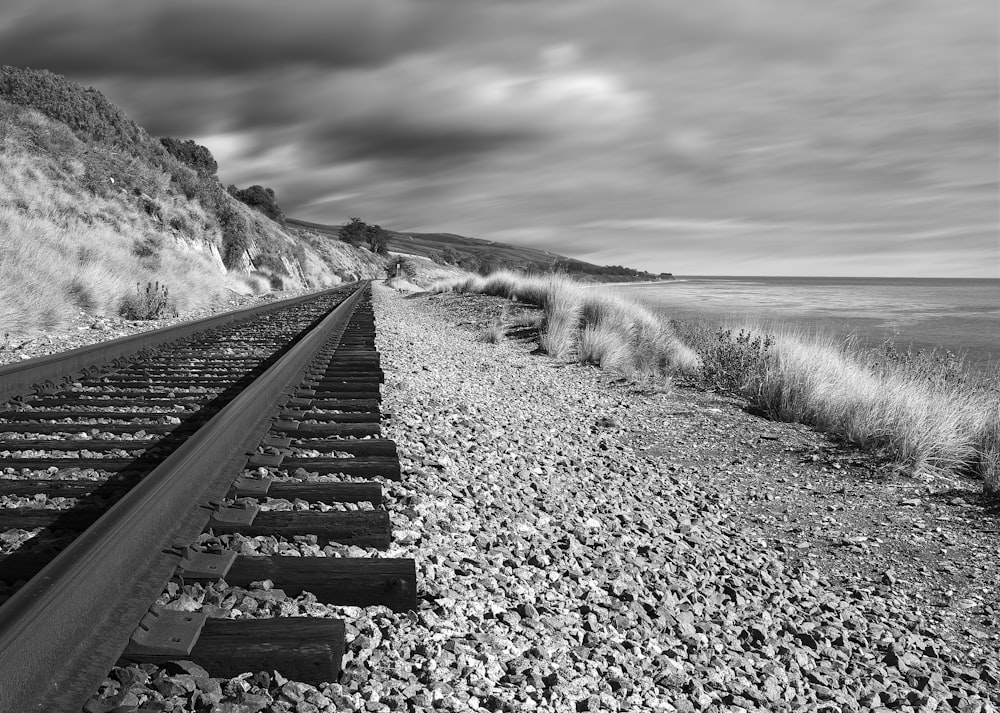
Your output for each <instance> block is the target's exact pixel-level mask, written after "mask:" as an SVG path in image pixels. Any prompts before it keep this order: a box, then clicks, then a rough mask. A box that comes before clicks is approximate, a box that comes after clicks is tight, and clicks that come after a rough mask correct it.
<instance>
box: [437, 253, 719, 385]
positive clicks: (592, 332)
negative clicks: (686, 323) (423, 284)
mask: <svg viewBox="0 0 1000 713" xmlns="http://www.w3.org/2000/svg"><path fill="white" fill-rule="evenodd" d="M432 289H434V290H435V291H438V292H460V293H464V292H476V293H481V294H488V295H495V296H498V297H504V298H506V299H510V300H518V301H521V302H524V303H527V304H533V305H536V306H538V307H541V308H542V314H543V318H542V322H541V325H540V337H539V345H540V347H541V348H542V350H543V351H545V352H546V353H547V354H549V355H551V356H553V357H555V358H556V359H565V360H576V361H580V362H584V363H591V364H596V365H598V366H600V367H601V368H605V369H610V370H613V371H615V372H618V373H621V374H623V375H625V376H627V377H629V378H633V379H636V380H644V381H648V380H654V381H656V382H658V383H659V385H662V386H667V385H669V381H670V378H671V377H672V376H673V375H675V374H678V373H686V372H690V371H693V370H696V369H697V368H698V366H699V364H700V361H699V358H698V355H697V354H696V353H695V352H694V351H693V350H692V349H691V348H690V347H688V346H687V345H686V344H684V343H683V342H682V341H681V340H680V339H679V338H678V337H677V336H676V335H675V334H674V332H673V330H672V329H671V327H670V325H669V324H668V323H667V322H666V321H665V320H663V319H661V318H659V317H657V316H656V315H655V314H653V313H652V312H651V311H650V310H649V309H648V308H646V307H645V306H644V305H642V304H640V303H638V302H635V301H632V300H629V299H627V298H625V297H622V296H619V295H615V294H612V293H607V292H603V291H601V290H600V289H599V288H594V287H589V286H585V285H583V284H582V283H579V282H576V281H574V280H571V279H569V278H567V277H564V276H561V275H523V274H520V273H516V272H511V271H501V272H496V273H493V274H491V275H488V276H486V277H478V276H473V277H469V278H461V279H455V280H449V281H443V282H440V283H438V284H437V285H435V286H434V287H433V288H432Z"/></svg>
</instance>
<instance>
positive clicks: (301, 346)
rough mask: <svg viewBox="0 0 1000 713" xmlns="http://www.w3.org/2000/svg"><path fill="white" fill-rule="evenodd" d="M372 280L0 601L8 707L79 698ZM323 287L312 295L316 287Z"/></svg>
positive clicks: (18, 711) (114, 655)
mask: <svg viewBox="0 0 1000 713" xmlns="http://www.w3.org/2000/svg"><path fill="white" fill-rule="evenodd" d="M367 289H370V286H369V285H368V284H367V283H366V284H365V285H364V286H362V287H361V288H359V289H358V290H357V291H355V292H354V293H353V294H352V295H351V296H349V297H348V298H347V299H346V300H345V301H344V302H342V303H341V304H340V305H339V306H338V307H336V308H335V309H334V310H333V311H332V312H330V313H329V314H328V315H327V316H326V317H325V318H323V319H322V321H321V322H319V324H318V325H316V327H315V328H314V329H313V330H312V331H311V332H309V333H308V334H307V335H306V336H304V337H302V338H301V339H300V340H299V341H298V343H297V344H296V345H295V346H294V347H293V348H292V349H290V350H289V351H288V352H286V353H285V354H284V355H283V356H282V357H280V358H279V359H278V360H277V361H276V362H275V363H274V364H272V365H271V367H270V368H268V369H267V370H266V371H265V372H264V373H263V374H262V375H261V376H260V377H259V378H258V379H257V380H255V381H254V382H253V384H251V385H250V386H249V387H248V388H247V389H246V390H245V391H244V392H242V393H241V394H240V395H238V396H237V397H236V398H235V399H234V400H233V401H231V402H230V403H229V404H228V405H226V406H225V407H224V408H223V409H222V410H221V411H220V412H219V413H218V414H217V415H216V416H215V417H213V418H212V419H211V420H210V421H209V422H208V423H207V424H206V425H205V426H203V427H202V428H201V429H199V430H198V431H196V432H195V434H194V435H193V436H192V437H191V438H190V439H189V440H188V441H187V442H185V443H184V444H183V445H182V446H181V447H180V448H179V449H178V450H176V451H174V452H173V453H172V454H171V455H170V456H168V457H167V458H166V459H165V460H164V461H163V463H161V464H160V465H159V466H158V467H157V468H156V469H155V470H153V471H152V472H151V473H150V474H149V475H147V476H146V477H145V478H143V480H142V481H141V482H140V483H139V484H138V485H137V486H136V487H135V488H134V489H133V490H131V491H130V492H129V493H128V494H127V495H125V496H124V497H123V498H122V499H121V500H120V501H118V502H117V503H116V504H115V505H114V506H112V508H111V509H110V510H108V511H107V512H106V513H105V514H104V515H102V516H101V518H100V519H99V520H98V521H97V522H96V523H95V524H94V525H93V526H92V527H91V528H90V529H88V530H87V531H86V532H84V533H83V534H81V536H80V537H79V538H78V539H77V540H75V541H74V542H73V543H72V544H71V545H70V546H68V547H67V548H66V549H65V550H63V552H61V553H60V554H59V555H58V556H57V557H56V558H55V559H54V560H53V561H52V562H50V563H49V564H48V565H47V566H46V567H45V568H44V569H43V570H42V571H41V572H39V574H38V575H37V576H36V577H34V578H33V579H32V580H31V581H29V582H28V583H27V584H25V585H24V586H23V587H22V588H21V589H19V590H18V591H17V592H16V593H15V594H14V595H13V596H12V597H11V598H10V599H9V600H8V601H7V602H5V603H4V604H3V605H0V711H2V712H3V713H27V712H28V711H45V712H46V713H58V712H60V711H66V712H67V713H68V712H69V711H73V712H74V713H76V712H77V711H79V710H80V708H81V707H82V705H83V703H84V702H85V701H86V700H87V698H88V697H89V696H90V695H92V694H93V692H94V690H95V689H96V687H97V685H99V683H100V681H101V680H102V679H103V677H104V676H105V675H106V674H107V672H108V671H109V670H110V669H111V667H112V666H114V664H115V662H116V661H117V660H118V657H119V656H120V655H121V653H122V651H123V650H124V649H125V647H126V646H127V644H128V640H129V636H130V635H131V633H132V632H133V631H134V630H135V628H136V626H137V625H138V623H139V621H140V619H141V618H142V617H143V615H144V614H145V613H146V612H147V610H148V608H149V606H150V605H151V604H152V603H153V602H154V601H155V600H156V597H157V596H159V594H160V593H161V592H162V591H163V588H164V586H165V585H166V583H167V582H168V581H169V579H170V577H171V576H172V575H173V572H174V570H175V567H176V565H177V564H178V562H179V558H180V554H179V553H178V552H177V551H176V550H173V551H172V550H171V548H177V547H183V546H186V545H188V544H189V543H190V542H191V541H193V540H194V538H195V537H197V536H198V534H200V533H201V532H202V530H203V529H204V527H205V526H206V525H207V523H208V520H209V518H210V517H211V515H212V505H211V503H212V502H213V501H219V500H221V499H222V498H223V497H224V496H225V494H226V492H227V490H228V488H229V486H230V484H231V482H232V479H233V473H234V472H236V471H237V470H238V469H241V468H242V467H243V465H244V464H245V462H246V455H247V453H248V452H249V449H251V448H253V447H254V446H255V445H256V443H257V439H259V438H260V437H261V436H262V435H263V433H264V432H266V430H267V429H268V427H269V425H270V419H271V417H273V416H274V414H275V413H276V407H277V405H278V403H279V402H280V401H281V400H282V399H281V396H282V394H286V393H290V392H291V390H293V389H294V387H295V385H296V384H297V383H298V382H299V380H300V379H301V377H302V375H303V374H304V373H305V371H306V369H307V367H308V365H309V363H310V361H311V360H312V359H313V357H314V355H315V353H316V351H317V350H318V349H319V348H320V347H321V346H322V345H323V344H325V343H326V342H327V340H328V339H330V338H336V339H340V338H341V336H342V335H343V332H344V329H345V327H346V325H347V322H348V320H349V318H350V316H351V314H352V313H353V311H354V309H355V306H356V304H357V302H358V300H359V299H360V298H361V296H362V295H363V294H364V293H365V291H366V290H367ZM313 297H315V295H313Z"/></svg>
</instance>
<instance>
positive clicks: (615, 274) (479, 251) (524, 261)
mask: <svg viewBox="0 0 1000 713" xmlns="http://www.w3.org/2000/svg"><path fill="white" fill-rule="evenodd" d="M288 224H289V225H296V226H300V227H303V228H307V229H309V230H312V231H315V232H317V233H321V234H324V235H330V236H334V237H335V236H337V235H339V233H340V229H341V228H342V227H343V226H340V225H321V224H319V223H310V222H308V221H305V220H298V219H295V218H289V219H288ZM387 233H388V236H389V250H390V251H392V252H395V253H403V254H406V255H418V256H421V257H426V258H430V259H432V260H434V261H435V262H439V263H445V264H451V265H457V266H460V267H463V268H465V269H466V270H469V271H473V272H476V271H478V272H482V273H487V272H491V271H493V270H497V269H503V268H506V269H513V270H520V271H523V272H549V271H558V272H564V273H568V274H571V275H573V276H574V277H578V278H590V279H604V280H629V279H641V280H653V279H657V278H659V277H668V276H669V275H667V274H664V275H655V274H651V273H648V272H643V271H641V270H632V269H629V268H624V267H620V266H604V265H595V264H593V263H589V262H584V261H582V260H574V259H573V258H568V257H566V256H564V255H559V254H558V253H554V252H551V251H549V250H537V249H535V248H529V247H524V246H520V245H508V244H506V243H499V242H496V241H493V240H481V239H479V238H469V237H465V236H464V235H456V234H454V233H400V232H397V231H392V230H390V231H387Z"/></svg>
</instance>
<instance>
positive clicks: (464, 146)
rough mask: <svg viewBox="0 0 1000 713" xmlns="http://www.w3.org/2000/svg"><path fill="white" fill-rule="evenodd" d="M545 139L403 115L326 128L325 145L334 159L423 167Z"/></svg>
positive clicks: (522, 131)
mask: <svg viewBox="0 0 1000 713" xmlns="http://www.w3.org/2000/svg"><path fill="white" fill-rule="evenodd" d="M313 138H314V139H315V138H317V137H316V135H315V134H313ZM540 138H541V137H540V135H539V134H538V133H537V132H535V131H532V130H531V129H530V128H526V127H525V128H518V127H509V128H496V129H491V128H488V127H481V128H477V127H475V126H462V125H457V126H448V125H447V124H441V125H420V124H411V123H408V122H407V121H406V120H405V115H404V116H401V117H384V118H382V117H376V118H374V119H373V120H372V121H370V122H366V123H363V124H361V123H358V124H348V125H335V126H331V127H329V128H328V129H327V130H325V131H324V132H322V135H321V139H322V142H321V146H325V147H326V150H325V151H324V152H323V153H324V154H325V155H327V156H329V158H331V159H340V160H362V159H363V160H371V161H387V162H391V163H411V162H412V163H416V164H417V165H416V166H415V167H414V168H415V170H416V171H418V172H419V171H420V170H421V166H426V165H427V164H438V165H453V164H456V163H465V162H467V161H469V160H473V159H475V158H477V157H479V156H482V155H485V154H490V153H493V152H495V151H504V150H512V151H513V150H521V149H522V148H525V145H526V144H528V143H530V142H532V141H537V140H540Z"/></svg>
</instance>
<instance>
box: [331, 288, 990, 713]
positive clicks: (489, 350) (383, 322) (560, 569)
mask: <svg viewBox="0 0 1000 713" xmlns="http://www.w3.org/2000/svg"><path fill="white" fill-rule="evenodd" d="M497 305H498V303H497V302H495V301H494V302H491V301H490V300H489V299H485V298H470V297H465V296H452V295H441V296H433V297H428V296H416V297H412V298H403V297H401V296H399V295H398V294H396V293H394V292H392V291H390V290H387V289H378V290H377V291H376V310H377V318H378V332H379V349H380V350H381V352H382V354H383V362H384V368H385V369H386V373H387V379H386V389H385V393H386V401H385V404H384V407H385V409H386V411H389V412H392V413H393V414H394V417H393V418H392V419H391V420H390V422H389V425H388V428H387V431H388V435H389V436H390V437H392V438H394V439H396V441H397V442H398V443H399V447H400V452H401V454H402V455H403V471H404V480H403V484H402V485H401V486H397V487H394V488H393V489H392V491H391V493H392V500H391V501H390V503H389V507H390V509H391V510H392V511H393V517H394V522H395V523H396V527H397V528H399V532H398V533H397V540H398V541H400V542H403V543H408V542H413V543H414V545H415V549H414V553H415V555H416V557H417V558H418V567H419V570H418V578H419V579H418V581H419V582H420V586H421V588H422V592H423V595H424V597H423V603H422V604H421V608H420V610H419V611H418V612H416V613H414V614H411V615H409V616H403V617H389V616H386V617H378V620H379V631H380V633H381V636H380V637H379V638H384V639H386V644H387V646H386V644H383V645H382V646H381V647H378V648H377V649H376V648H372V649H371V650H369V649H368V648H366V646H364V645H361V646H359V645H358V644H357V642H356V643H355V645H353V646H351V651H352V654H351V655H352V657H353V660H352V661H351V662H350V663H349V665H348V667H347V674H348V678H347V679H346V682H345V685H344V686H343V687H339V688H340V691H341V692H342V693H343V694H344V695H346V696H349V697H350V698H352V699H353V702H354V703H355V704H361V705H364V706H365V707H366V708H367V709H368V710H392V709H402V710H407V709H409V710H425V709H428V708H432V707H433V708H434V709H438V710H454V711H464V710H476V709H477V708H486V709H489V710H510V711H519V710H545V711H579V710H609V711H614V710H623V711H625V710H635V711H645V710H650V711H653V710H664V711H671V710H681V711H686V710H737V711H738V710H767V711H773V710H796V711H798V710H829V711H855V710H865V711H867V710H875V711H882V710H898V711H925V710H927V711H930V710H961V711H966V710H967V711H995V710H997V708H996V706H997V691H998V690H1000V667H998V661H1000V657H998V654H997V639H996V638H995V635H994V634H995V631H996V629H995V623H996V622H995V618H996V609H995V608H992V609H989V608H985V609H984V608H982V605H983V603H986V604H989V605H992V603H993V602H995V601H996V598H995V593H996V592H995V585H996V581H995V573H996V567H995V566H993V568H992V570H990V569H989V568H988V567H987V566H986V565H983V566H982V567H981V569H980V570H977V574H978V576H979V577H981V578H982V577H986V578H989V577H991V576H992V577H993V578H994V579H993V581H988V580H987V581H983V580H982V579H981V580H980V583H981V585H982V586H981V587H980V589H982V588H984V587H985V588H986V589H988V588H989V587H991V586H992V587H994V589H993V591H992V596H986V594H988V592H987V593H983V592H980V594H981V595H982V596H980V597H979V599H977V600H976V601H977V606H978V607H980V609H979V610H978V613H977V614H976V616H979V617H980V618H981V619H982V620H984V621H986V622H987V623H989V622H990V621H992V625H988V626H983V627H981V633H982V634H983V636H982V637H981V638H977V637H972V638H973V639H975V640H974V642H973V643H971V644H970V643H968V642H963V641H954V640H952V641H949V640H947V638H948V637H945V636H943V635H942V634H941V633H940V631H939V630H938V629H939V628H940V626H943V625H944V624H946V623H947V622H946V621H945V619H943V618H939V619H938V620H937V621H935V620H933V619H931V618H930V617H929V616H928V615H927V614H926V612H925V609H924V608H922V607H921V606H918V603H917V602H916V600H914V599H912V596H911V595H912V593H913V591H914V590H913V587H907V586H904V585H905V584H906V583H905V582H902V583H900V586H899V587H896V586H894V585H895V584H896V583H897V578H898V575H894V574H893V573H892V571H889V572H888V574H885V572H886V571H888V570H891V569H892V567H891V565H892V564H893V562H894V557H893V553H892V552H891V551H890V552H885V549H887V545H890V544H891V543H890V542H889V541H888V540H885V539H883V542H874V541H872V542H871V544H868V545H867V546H866V543H867V542H868V541H869V540H867V539H859V537H860V538H864V537H865V536H864V535H859V534H858V533H857V532H854V531H845V530H844V529H843V527H842V526H841V527H840V529H838V527H837V526H835V525H833V524H832V523H831V520H836V517H835V516H836V515H840V516H841V518H842V519H846V518H845V517H844V515H842V514H841V513H842V512H843V511H844V510H846V509H847V508H848V507H850V508H851V509H854V507H855V506H857V503H855V502H853V500H852V498H854V497H855V493H853V492H852V493H851V494H849V495H848V496H847V498H846V499H845V496H844V494H840V495H837V497H834V496H832V495H831V496H830V498H831V499H830V501H829V502H827V501H822V502H817V503H816V504H815V505H814V507H813V508H812V509H810V510H808V511H802V512H801V513H800V512H799V509H800V508H798V506H797V505H795V504H794V503H795V502H798V500H794V499H788V500H786V499H785V494H786V493H788V492H795V493H798V492H799V491H800V490H801V488H800V487H793V485H792V484H794V483H797V482H798V479H799V478H804V477H806V476H807V475H810V474H811V473H812V472H813V471H815V473H816V476H817V479H816V480H815V481H814V486H813V487H815V488H818V489H822V491H823V493H824V495H827V494H828V492H829V493H834V494H835V493H836V490H837V489H838V487H837V482H840V483H843V482H847V484H848V487H850V488H852V489H853V488H855V484H856V482H863V481H861V480H856V481H851V480H847V481H845V480H844V479H841V480H839V481H836V482H835V481H834V480H833V478H832V474H833V473H834V472H835V471H840V470H843V469H844V467H845V463H846V464H847V465H850V466H851V467H853V468H855V470H858V471H859V472H860V470H862V469H864V468H871V467H873V466H871V464H867V463H862V464H861V465H858V464H851V463H850V458H851V457H850V456H849V454H847V455H845V454H838V453H836V452H832V451H831V448H832V447H831V446H830V445H829V444H826V443H825V441H823V439H822V438H820V437H819V436H817V435H816V434H811V433H808V432H806V431H805V429H801V428H800V427H797V426H788V425H781V424H771V423H768V422H765V421H762V420H760V419H755V418H754V417H752V416H750V415H749V414H745V413H743V412H742V411H739V409H738V408H737V407H736V406H735V405H734V404H732V403H730V402H728V401H726V400H725V399H721V398H718V397H713V396H710V395H704V394H701V395H697V394H694V393H692V392H687V391H675V392H674V393H672V394H643V393H637V392H636V391H635V390H634V389H633V388H632V387H630V386H628V385H626V384H622V383H614V382H613V380H612V379H610V378H609V377H608V376H607V375H605V374H602V373H601V372H599V371H597V370H595V369H591V368H585V367H579V366H564V365H561V364H559V363H557V362H554V361H552V360H551V359H548V358H547V357H543V356H537V355H533V354H531V353H530V351H531V346H530V345H529V344H527V343H525V344H521V343H514V342H510V341H508V342H504V343H501V344H499V345H493V344H486V343H483V342H481V341H478V340H477V338H478V335H479V333H480V325H483V324H485V322H486V321H487V320H488V318H489V316H490V313H491V310H492V312H495V311H496V310H497V309H498V306H497ZM761 444H765V445H764V448H765V451H761V447H762V446H761ZM768 448H770V449H772V450H766V449H768ZM772 451H773V452H772ZM734 454H742V455H734ZM812 456H816V458H813V457H812ZM734 458H735V461H734ZM862 460H863V459H862ZM842 461H843V462H842ZM859 462H860V461H859ZM834 465H838V467H834ZM805 466H808V467H809V469H812V470H809V472H806V471H807V468H806V467H805ZM824 471H829V473H827V474H826V476H827V477H826V478H825V479H824V478H821V477H819V476H820V475H821V474H823V472H824ZM755 479H756V480H755ZM782 479H783V480H784V482H783V481H782ZM757 481H759V482H760V483H761V487H760V488H757V487H755V485H754V484H755V482H757ZM786 485H787V487H785V486H786ZM857 487H858V488H859V489H860V488H861V487H862V486H860V485H858V486H857ZM914 487H918V488H925V489H926V488H927V487H931V489H932V490H933V487H934V486H933V484H931V485H930V486H928V485H927V484H919V483H918V484H915V485H914ZM750 493H753V496H752V497H751V496H750V495H749V494H750ZM769 496H770V499H769ZM808 497H809V498H813V497H814V495H813V494H812V493H809V495H808ZM838 498H839V499H838ZM956 498H957V496H954V497H951V499H950V500H945V501H943V503H944V505H943V507H948V508H957V509H958V511H959V513H961V512H964V510H963V509H962V508H963V506H962V505H961V504H957V505H948V503H949V502H950V501H951V500H955V499H956ZM903 499H908V498H903ZM918 499H919V498H918ZM958 499H960V498H958ZM919 500H920V503H922V504H923V503H925V501H927V503H926V507H928V508H929V507H931V506H934V505H935V501H933V499H931V498H929V496H926V493H925V497H924V498H923V499H919ZM748 502H754V503H756V506H755V507H753V508H748V507H747V505H746V503H748ZM772 502H777V504H778V507H777V511H778V512H779V513H780V514H778V515H774V514H773V512H772V510H769V509H768V508H767V507H765V506H764V504H772ZM831 504H833V505H835V506H842V507H841V509H839V510H825V506H828V505H831ZM891 505H892V508H893V509H892V512H897V508H914V507H921V505H912V504H910V505H902V504H899V503H898V502H893V503H892V504H891ZM782 510H787V511H788V512H781V511H782ZM400 512H402V513H404V517H399V515H398V514H397V513H400ZM905 512H909V510H905ZM948 512H949V513H951V512H953V511H950V510H949V511H948ZM768 513H772V514H771V515H768ZM831 513H832V514H831ZM782 515H787V516H788V517H786V518H785V519H782V517H781V516H782ZM945 516H946V517H949V518H950V517H952V515H948V514H946V515H945ZM955 516H956V517H957V516H958V515H955ZM769 517H770V518H772V519H774V520H775V522H777V523H778V524H777V525H775V522H772V521H771V520H769ZM824 518H826V519H824ZM805 522H808V523H809V527H803V525H802V523H805ZM942 522H948V523H951V520H945V521H942ZM788 523H793V524H791V525H788ZM794 523H800V524H798V525H796V524H794ZM813 526H815V529H816V530H819V532H818V533H817V532H814V528H813ZM796 528H797V529H796ZM779 532H783V533H785V534H784V535H782V536H780V537H779V536H776V534H775V533H779ZM824 533H828V534H830V537H829V538H828V539H829V540H830V542H829V543H826V544H829V548H830V549H831V550H832V548H834V547H839V548H842V549H845V550H850V551H853V550H856V551H857V552H858V553H860V560H861V561H866V562H872V563H873V564H874V566H875V568H876V569H877V568H879V567H881V566H882V565H883V564H888V565H890V566H887V567H886V568H885V570H883V575H884V577H880V578H879V579H878V580H877V581H875V582H874V583H873V582H870V581H869V580H868V579H867V578H866V579H863V580H859V579H857V578H855V579H854V580H853V581H851V580H850V576H848V575H850V570H851V565H850V564H848V565H845V566H844V567H843V568H842V570H843V571H840V572H837V571H835V568H834V567H833V566H832V565H831V564H830V562H831V561H832V559H831V558H830V557H828V556H826V555H824V554H823V553H824V552H826V549H825V547H820V546H819V545H820V544H822V543H825V540H824V539H823V538H824V537H825V534H824ZM925 534H926V533H925ZM934 534H938V533H935V532H934V530H933V528H931V533H930V534H929V535H927V536H928V537H931V539H933V537H932V536H933V535H934ZM988 536H989V533H988V532H986V533H984V537H988ZM987 541H988V540H987ZM993 542H994V544H995V539H994V540H993ZM976 543H977V544H981V540H977V541H976ZM813 549H816V552H815V553H814V552H812V550H813ZM995 554H996V549H995V548H994V549H993V555H995ZM879 557H882V558H883V560H887V562H882V563H879V562H878V561H877V560H878V558H879ZM904 559H905V558H904ZM973 559H975V558H973ZM907 571H908V572H909V571H910V570H907ZM855 574H858V573H855ZM868 574H870V573H867V572H866V573H865V575H866V577H867V575H868ZM831 575H836V576H831ZM851 576H853V575H851ZM859 576H860V575H859ZM845 577H846V581H845ZM965 594H967V595H969V596H970V597H971V596H972V594H971V591H970V592H965ZM987 600H988V601H987ZM963 611H966V610H963ZM991 626H992V628H991ZM952 638H954V637H952ZM361 643H362V644H368V643H371V638H370V637H363V640H362V641H361Z"/></svg>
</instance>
